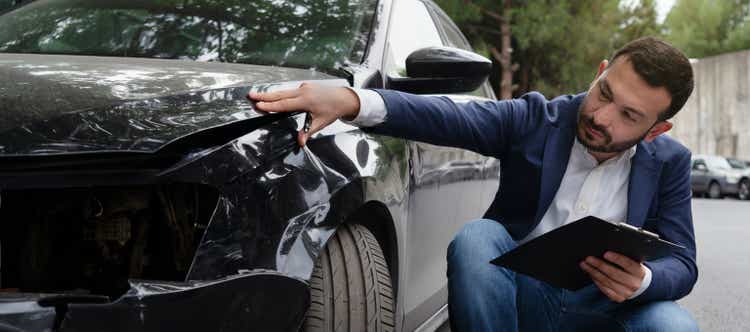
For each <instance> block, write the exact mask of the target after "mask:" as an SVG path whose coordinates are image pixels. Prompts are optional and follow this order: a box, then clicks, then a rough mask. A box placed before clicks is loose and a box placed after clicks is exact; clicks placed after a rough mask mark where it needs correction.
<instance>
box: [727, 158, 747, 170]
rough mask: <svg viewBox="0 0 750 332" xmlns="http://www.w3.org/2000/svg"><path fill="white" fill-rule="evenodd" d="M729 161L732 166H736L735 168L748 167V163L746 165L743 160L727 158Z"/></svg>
mask: <svg viewBox="0 0 750 332" xmlns="http://www.w3.org/2000/svg"><path fill="white" fill-rule="evenodd" d="M727 161H728V162H729V165H731V166H732V168H735V169H745V168H747V165H745V162H744V161H742V160H737V159H727Z"/></svg>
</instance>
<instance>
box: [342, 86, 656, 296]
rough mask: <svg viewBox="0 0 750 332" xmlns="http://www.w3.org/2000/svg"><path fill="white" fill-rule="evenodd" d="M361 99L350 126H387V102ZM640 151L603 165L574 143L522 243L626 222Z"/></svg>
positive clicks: (370, 94) (366, 94)
mask: <svg viewBox="0 0 750 332" xmlns="http://www.w3.org/2000/svg"><path fill="white" fill-rule="evenodd" d="M352 90H353V91H354V92H355V93H356V94H357V96H358V97H359V105H360V109H359V114H358V115H357V117H356V118H354V120H352V121H350V122H349V123H351V124H353V125H355V126H360V127H371V126H375V125H378V124H380V123H383V122H384V121H385V118H386V116H387V113H388V112H387V110H386V108H385V102H384V101H383V98H382V97H381V96H380V94H378V93H377V92H375V91H371V90H362V89H352ZM635 151H636V147H635V146H633V147H632V148H630V149H628V150H627V151H624V152H623V153H621V154H619V155H617V156H615V157H612V158H610V159H608V160H606V161H604V162H602V163H599V162H597V160H596V159H595V158H594V157H593V156H592V155H591V154H590V153H589V152H588V151H587V150H586V148H585V147H584V146H583V145H582V144H581V143H580V142H579V141H578V139H576V140H575V142H574V143H573V147H572V150H571V152H570V159H568V166H567V167H566V169H565V174H564V175H563V178H562V181H561V183H560V187H559V188H558V190H557V193H556V194H555V197H554V198H553V199H552V202H551V203H550V206H549V208H547V212H545V213H544V216H543V217H542V220H541V221H540V222H539V224H538V225H537V226H536V228H534V230H532V231H531V233H529V234H528V235H527V236H526V237H525V238H524V239H522V240H521V241H520V242H519V243H524V242H527V241H529V240H531V239H533V238H535V237H537V236H539V235H542V234H544V233H546V232H549V231H551V230H553V229H555V228H557V227H560V226H562V225H565V224H567V223H570V222H573V221H576V220H578V219H581V218H583V217H586V216H595V217H598V218H600V219H603V220H607V221H610V222H615V223H616V222H625V221H626V218H627V212H628V183H629V179H630V165H631V163H630V162H631V159H632V158H633V155H635ZM642 266H644V268H645V270H646V275H645V277H644V279H643V282H642V283H641V287H640V288H639V289H638V290H636V292H635V293H633V295H632V296H631V297H630V298H631V299H632V298H634V297H636V296H638V295H640V294H641V293H643V292H644V291H645V290H646V288H648V286H649V285H650V284H651V270H649V268H648V267H646V266H645V265H642Z"/></svg>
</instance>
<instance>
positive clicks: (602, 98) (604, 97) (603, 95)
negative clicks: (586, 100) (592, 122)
mask: <svg viewBox="0 0 750 332" xmlns="http://www.w3.org/2000/svg"><path fill="white" fill-rule="evenodd" d="M599 100H601V101H610V100H611V98H609V95H607V94H605V93H604V92H602V93H600V94H599Z"/></svg>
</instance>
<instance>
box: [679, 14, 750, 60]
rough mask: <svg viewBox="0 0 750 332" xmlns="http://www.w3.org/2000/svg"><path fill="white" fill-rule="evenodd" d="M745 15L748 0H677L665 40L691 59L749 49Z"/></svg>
mask: <svg viewBox="0 0 750 332" xmlns="http://www.w3.org/2000/svg"><path fill="white" fill-rule="evenodd" d="M749 13H750V0H723V1H712V0H678V1H677V2H676V3H675V6H674V7H673V8H672V10H671V11H670V12H669V15H668V16H667V19H666V21H665V26H666V29H667V39H668V40H669V41H671V42H672V43H673V44H674V45H675V46H677V47H679V48H680V49H682V50H683V51H684V52H685V53H686V54H687V55H688V56H689V57H692V58H702V57H707V56H711V55H716V54H720V53H727V52H734V51H738V50H745V49H750V16H748V14H749Z"/></svg>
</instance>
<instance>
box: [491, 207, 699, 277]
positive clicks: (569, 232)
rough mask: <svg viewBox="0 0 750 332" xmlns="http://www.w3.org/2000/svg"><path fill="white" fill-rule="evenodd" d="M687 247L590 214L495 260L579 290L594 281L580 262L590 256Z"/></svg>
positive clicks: (648, 255)
mask: <svg viewBox="0 0 750 332" xmlns="http://www.w3.org/2000/svg"><path fill="white" fill-rule="evenodd" d="M684 249H685V247H684V246H681V245H679V244H674V243H671V242H668V241H665V240H662V239H660V238H659V236H658V235H657V234H654V233H651V232H649V231H646V230H643V229H640V228H637V227H634V226H631V225H628V224H625V223H618V224H615V223H611V222H608V221H605V220H602V219H599V218H597V217H593V216H588V217H584V218H581V219H579V220H576V221H574V222H571V223H569V224H566V225H564V226H561V227H558V228H556V229H554V230H552V231H549V232H547V233H544V234H542V235H540V236H538V237H536V238H534V239H532V240H530V241H529V242H526V243H524V244H522V245H520V246H518V247H516V248H515V249H513V250H511V251H509V252H507V253H505V254H503V255H502V256H499V257H497V258H495V259H493V260H492V261H491V263H492V264H495V265H499V266H502V267H505V268H508V269H511V270H513V271H515V272H518V273H522V274H525V275H528V276H531V277H533V278H536V279H539V280H542V281H544V282H546V283H548V284H550V285H552V286H555V287H559V288H565V289H568V290H573V291H575V290H578V289H581V288H583V287H585V286H587V285H590V284H592V283H593V282H592V281H591V277H590V276H589V275H588V274H587V273H586V272H585V271H583V270H582V269H581V267H580V266H579V264H580V262H582V261H583V260H584V259H585V258H586V257H588V256H594V257H600V258H601V257H603V256H604V253H605V252H607V251H613V252H617V253H620V254H622V255H625V256H628V257H630V258H631V259H633V260H635V261H639V262H643V261H648V260H654V259H658V258H662V257H666V256H669V255H671V254H672V253H674V252H676V251H679V250H684Z"/></svg>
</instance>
